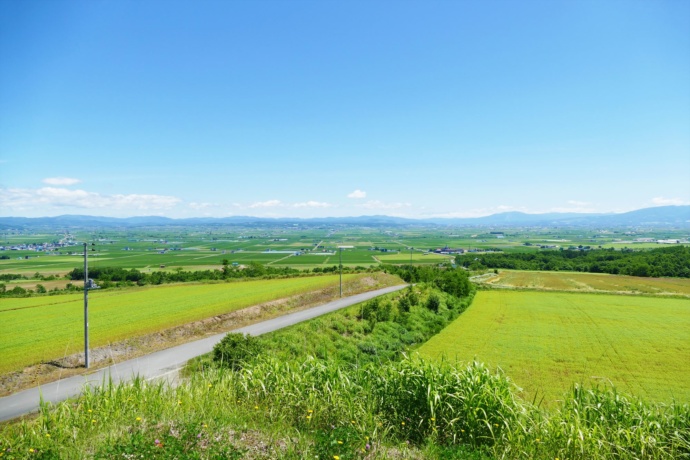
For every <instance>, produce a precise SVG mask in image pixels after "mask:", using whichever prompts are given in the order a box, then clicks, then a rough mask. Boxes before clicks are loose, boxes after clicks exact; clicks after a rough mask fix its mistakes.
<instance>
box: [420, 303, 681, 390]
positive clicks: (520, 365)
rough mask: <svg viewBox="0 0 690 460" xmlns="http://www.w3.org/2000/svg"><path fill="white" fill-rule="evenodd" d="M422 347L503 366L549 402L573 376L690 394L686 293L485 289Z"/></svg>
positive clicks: (435, 354) (624, 386) (427, 353)
mask: <svg viewBox="0 0 690 460" xmlns="http://www.w3.org/2000/svg"><path fill="white" fill-rule="evenodd" d="M419 352H420V353H421V354H422V355H424V356H428V357H434V358H440V357H441V356H445V357H447V358H448V359H451V360H455V359H458V360H461V361H471V360H473V359H477V360H479V361H482V362H485V363H488V364H490V365H494V366H500V367H501V368H502V369H504V370H505V371H506V373H507V375H508V376H510V377H511V378H512V379H513V380H514V381H515V382H516V383H517V384H518V385H519V386H520V387H522V388H524V390H525V391H524V395H523V396H524V397H526V398H532V397H534V396H535V395H536V396H537V397H541V396H542V395H543V396H544V397H545V401H546V402H547V403H552V402H553V401H554V400H556V399H558V398H560V397H562V395H563V394H564V393H565V392H566V391H567V390H568V388H569V387H570V386H571V385H572V384H574V383H581V384H585V385H596V384H605V383H607V382H611V383H613V384H614V385H616V387H618V388H619V389H621V390H622V391H625V392H628V393H633V394H636V395H638V396H640V397H643V398H645V399H648V400H652V401H670V400H672V399H673V398H675V399H676V400H677V401H679V402H685V403H687V402H690V373H688V372H687V370H688V357H689V356H690V305H688V301H687V300H685V299H664V298H653V297H639V296H616V295H592V294H580V293H548V292H525V291H522V292H517V291H509V290H500V291H498V290H497V291H488V292H487V291H482V292H479V293H478V294H477V296H476V298H475V301H474V303H473V304H472V306H471V307H470V308H469V309H468V310H467V311H466V312H465V313H464V314H463V315H462V316H461V317H460V318H459V319H457V320H456V321H455V322H454V323H452V324H451V325H450V326H448V327H447V328H446V329H444V330H443V331H442V332H441V333H440V334H438V335H436V336H435V337H433V338H432V339H431V340H430V341H429V342H427V343H426V344H425V345H423V346H422V347H421V348H420V349H419Z"/></svg>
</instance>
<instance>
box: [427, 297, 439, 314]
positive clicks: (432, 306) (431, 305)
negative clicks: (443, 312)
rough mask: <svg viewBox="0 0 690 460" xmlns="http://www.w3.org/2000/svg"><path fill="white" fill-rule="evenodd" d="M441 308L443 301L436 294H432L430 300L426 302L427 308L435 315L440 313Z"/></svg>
mask: <svg viewBox="0 0 690 460" xmlns="http://www.w3.org/2000/svg"><path fill="white" fill-rule="evenodd" d="M440 306H441V299H439V298H438V296H437V295H436V294H431V295H430V296H429V298H428V299H427V300H426V308H428V309H429V310H431V311H433V312H434V313H438V309H439V307H440Z"/></svg>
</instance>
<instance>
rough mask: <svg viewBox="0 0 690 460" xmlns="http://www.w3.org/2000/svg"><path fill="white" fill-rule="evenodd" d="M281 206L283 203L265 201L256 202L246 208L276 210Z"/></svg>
mask: <svg viewBox="0 0 690 460" xmlns="http://www.w3.org/2000/svg"><path fill="white" fill-rule="evenodd" d="M281 206H283V202H282V201H280V200H267V201H258V202H256V203H252V204H250V205H249V206H248V207H250V208H252V209H255V208H277V207H281Z"/></svg>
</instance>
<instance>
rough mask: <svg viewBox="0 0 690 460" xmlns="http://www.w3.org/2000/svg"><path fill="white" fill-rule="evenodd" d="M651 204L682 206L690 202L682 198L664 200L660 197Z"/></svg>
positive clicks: (653, 199)
mask: <svg viewBox="0 0 690 460" xmlns="http://www.w3.org/2000/svg"><path fill="white" fill-rule="evenodd" d="M651 203H652V206H682V205H688V204H690V201H688V200H682V199H680V198H664V197H661V196H658V197H656V198H652V200H651Z"/></svg>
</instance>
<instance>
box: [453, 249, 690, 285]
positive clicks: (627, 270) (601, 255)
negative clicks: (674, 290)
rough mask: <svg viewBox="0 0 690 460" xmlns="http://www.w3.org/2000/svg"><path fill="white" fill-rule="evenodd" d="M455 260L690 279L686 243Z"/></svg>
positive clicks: (474, 265)
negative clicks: (646, 249)
mask: <svg viewBox="0 0 690 460" xmlns="http://www.w3.org/2000/svg"><path fill="white" fill-rule="evenodd" d="M455 261H456V263H457V264H458V265H460V266H462V267H465V268H469V269H471V270H482V269H487V268H495V269H497V268H506V269H514V270H544V271H576V272H588V273H610V274H612V275H631V276H644V277H660V276H670V277H678V278H690V247H687V246H672V247H667V248H659V249H652V250H649V251H632V250H623V251H616V250H614V249H597V250H591V251H579V250H567V249H566V250H564V249H562V250H560V251H543V252H538V253H533V252H529V253H527V252H517V253H500V254H482V255H475V254H468V255H459V256H457V257H456V258H455Z"/></svg>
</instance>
